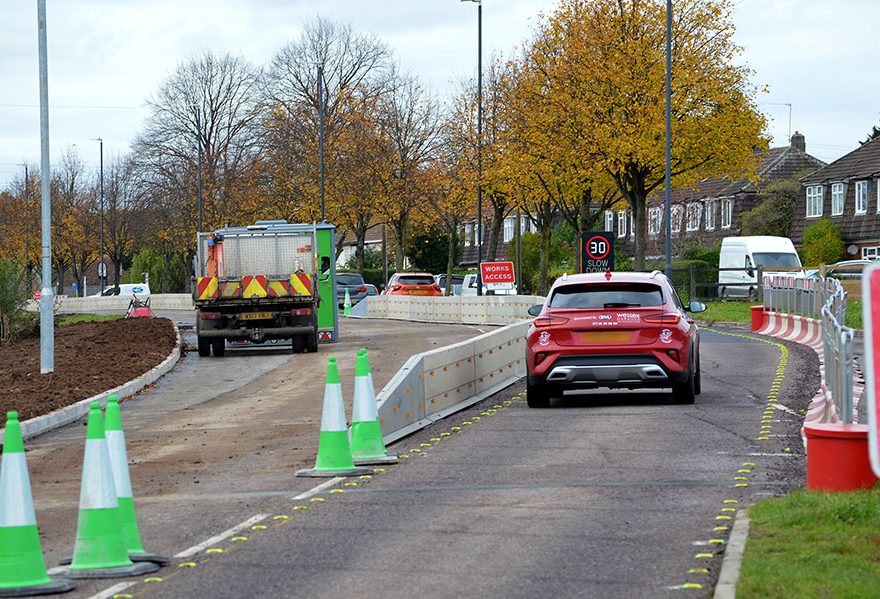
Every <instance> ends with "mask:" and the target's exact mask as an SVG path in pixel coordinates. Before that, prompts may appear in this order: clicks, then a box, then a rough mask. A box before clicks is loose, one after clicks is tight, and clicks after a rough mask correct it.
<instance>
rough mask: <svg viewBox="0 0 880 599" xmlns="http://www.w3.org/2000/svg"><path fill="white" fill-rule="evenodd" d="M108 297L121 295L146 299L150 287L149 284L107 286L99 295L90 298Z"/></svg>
mask: <svg viewBox="0 0 880 599" xmlns="http://www.w3.org/2000/svg"><path fill="white" fill-rule="evenodd" d="M110 295H122V296H125V297H128V296H131V295H136V296H138V297H148V296H149V295H150V285H149V283H120V284H119V287H116V285H108V286H107V287H104V290H103V291H102V292H101V293H96V294H94V295H93V296H92V297H101V296H110Z"/></svg>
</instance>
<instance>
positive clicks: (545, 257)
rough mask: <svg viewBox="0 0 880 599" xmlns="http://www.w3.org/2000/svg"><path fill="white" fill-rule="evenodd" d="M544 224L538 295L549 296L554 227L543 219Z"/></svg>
mask: <svg viewBox="0 0 880 599" xmlns="http://www.w3.org/2000/svg"><path fill="white" fill-rule="evenodd" d="M541 220H542V222H543V223H544V224H543V226H542V227H541V268H540V273H539V275H538V295H547V278H548V277H547V270H548V267H549V262H550V234H551V233H552V231H553V227H551V226H550V224H549V222H548V220H549V219H548V220H545V219H541Z"/></svg>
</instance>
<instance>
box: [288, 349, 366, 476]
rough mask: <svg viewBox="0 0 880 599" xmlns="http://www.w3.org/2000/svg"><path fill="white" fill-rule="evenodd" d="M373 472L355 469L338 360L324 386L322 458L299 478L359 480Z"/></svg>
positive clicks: (332, 363)
mask: <svg viewBox="0 0 880 599" xmlns="http://www.w3.org/2000/svg"><path fill="white" fill-rule="evenodd" d="M372 472H373V471H372V470H371V469H370V468H358V467H355V465H354V461H352V458H351V445H350V444H349V441H348V426H347V425H346V422H345V405H344V404H343V401H342V385H341V384H340V382H339V369H338V368H337V366H336V358H335V357H332V356H331V358H330V361H329V363H328V364H327V383H326V385H325V386H324V409H323V412H322V414H321V433H320V436H319V437H318V458H317V461H316V462H315V467H314V468H312V469H309V470H299V471H297V473H296V475H297V476H317V477H332V476H358V475H361V474H371V473H372Z"/></svg>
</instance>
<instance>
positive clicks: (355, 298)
mask: <svg viewBox="0 0 880 599" xmlns="http://www.w3.org/2000/svg"><path fill="white" fill-rule="evenodd" d="M346 289H348V298H349V299H350V300H351V305H352V306H353V305H355V304H356V303H358V302H359V301H361V300H362V299H364V298H365V297H367V284H366V283H364V278H363V277H362V276H361V275H360V273H356V272H338V273H336V304H337V305H338V306H339V307H340V308H342V306H343V305H344V304H345V290H346Z"/></svg>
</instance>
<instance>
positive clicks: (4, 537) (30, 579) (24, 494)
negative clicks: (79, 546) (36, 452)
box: [0, 412, 75, 597]
mask: <svg viewBox="0 0 880 599" xmlns="http://www.w3.org/2000/svg"><path fill="white" fill-rule="evenodd" d="M3 434H4V437H3V460H2V465H0V597H26V596H29V595H51V594H54V593H64V592H67V591H70V590H73V588H74V586H75V585H74V583H73V581H72V580H65V579H63V578H62V579H58V580H52V579H51V578H49V575H48V573H47V572H46V561H45V560H44V559H43V549H42V547H41V546H40V534H39V532H38V530H37V516H36V513H35V512H34V500H33V497H32V496H31V481H30V476H29V475H28V469H27V459H26V458H25V455H24V442H23V441H22V438H21V424H20V423H19V421H18V412H8V413H7V414H6V430H5V432H4V433H3Z"/></svg>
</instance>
